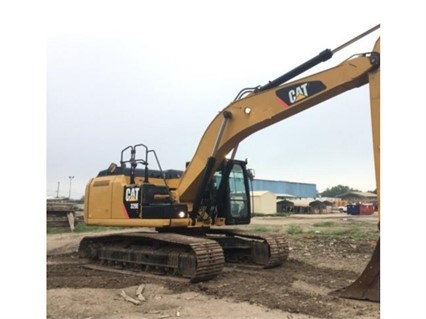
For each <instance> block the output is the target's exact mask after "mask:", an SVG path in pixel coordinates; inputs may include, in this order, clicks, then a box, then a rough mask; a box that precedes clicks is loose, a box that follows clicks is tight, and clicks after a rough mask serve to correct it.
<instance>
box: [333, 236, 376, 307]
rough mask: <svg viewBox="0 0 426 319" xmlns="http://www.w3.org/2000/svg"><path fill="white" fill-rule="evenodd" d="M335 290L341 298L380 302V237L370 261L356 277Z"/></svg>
mask: <svg viewBox="0 0 426 319" xmlns="http://www.w3.org/2000/svg"><path fill="white" fill-rule="evenodd" d="M336 292H337V293H338V295H339V296H340V297H342V298H349V299H358V300H370V301H375V302H380V238H379V240H378V241H377V244H376V248H375V249H374V252H373V256H372V257H371V259H370V262H369V263H368V264H367V266H366V267H365V269H364V271H363V272H362V274H361V275H360V276H359V277H358V279H357V280H356V281H354V282H353V283H352V284H351V285H350V286H348V287H346V288H343V289H340V290H338V291H336Z"/></svg>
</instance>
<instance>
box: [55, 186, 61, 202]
mask: <svg viewBox="0 0 426 319" xmlns="http://www.w3.org/2000/svg"><path fill="white" fill-rule="evenodd" d="M60 184H61V182H58V189H57V190H56V198H59V185H60Z"/></svg>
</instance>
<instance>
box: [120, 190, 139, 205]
mask: <svg viewBox="0 0 426 319" xmlns="http://www.w3.org/2000/svg"><path fill="white" fill-rule="evenodd" d="M139 190H140V188H139V187H129V188H126V190H125V194H124V198H125V199H126V202H137V201H138V199H139Z"/></svg>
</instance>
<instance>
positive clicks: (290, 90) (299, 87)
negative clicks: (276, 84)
mask: <svg viewBox="0 0 426 319" xmlns="http://www.w3.org/2000/svg"><path fill="white" fill-rule="evenodd" d="M325 88H326V87H325V85H324V84H323V83H322V82H321V81H311V82H304V83H298V84H295V85H290V86H288V87H284V88H282V89H280V90H277V92H276V94H277V96H278V98H279V99H280V100H281V101H282V102H284V104H285V105H286V106H290V105H292V104H294V103H297V102H300V101H302V100H303V99H306V98H307V97H310V96H312V95H315V94H317V93H319V92H321V91H323V90H325Z"/></svg>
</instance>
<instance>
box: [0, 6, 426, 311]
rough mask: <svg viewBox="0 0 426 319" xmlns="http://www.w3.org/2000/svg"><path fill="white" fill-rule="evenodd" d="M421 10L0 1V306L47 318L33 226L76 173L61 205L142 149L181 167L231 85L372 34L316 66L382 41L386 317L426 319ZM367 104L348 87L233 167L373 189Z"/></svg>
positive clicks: (271, 133)
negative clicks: (0, 293) (130, 150)
mask: <svg viewBox="0 0 426 319" xmlns="http://www.w3.org/2000/svg"><path fill="white" fill-rule="evenodd" d="M395 12H397V14H395ZM425 12H426V10H425V8H424V4H423V3H422V2H421V1H414V0H407V1H404V2H403V3H400V2H392V3H390V2H386V3H385V5H382V3H381V2H378V1H366V0H360V1H357V2H356V3H353V2H350V3H349V2H343V1H340V2H336V1H334V0H333V1H331V0H324V1H314V0H312V1H303V2H302V1H298V2H295V1H293V2H288V1H286V2H284V1H270V0H264V1H261V2H260V1H250V0H247V1H220V0H218V1H214V2H210V1H184V0H181V1H142V0H141V1H107V0H105V1H88V0H87V1H79V0H75V1H59V0H57V1H4V2H2V3H1V4H0V33H1V39H2V50H0V99H1V100H0V104H1V106H2V111H3V112H2V120H3V121H2V125H1V126H0V129H1V133H2V134H1V136H2V148H3V156H1V157H0V159H1V161H2V162H1V164H2V167H3V171H2V173H3V174H2V177H3V179H2V180H3V184H2V185H3V187H2V193H1V194H2V197H3V199H5V200H4V201H3V203H2V208H3V214H4V219H3V222H4V225H6V227H3V229H2V232H1V233H0V234H1V235H0V236H1V240H2V242H3V243H6V245H3V246H2V248H3V254H4V255H5V256H13V258H14V260H15V261H17V262H10V263H6V264H4V265H3V272H2V274H3V275H2V278H1V280H2V283H3V285H6V288H7V291H8V295H9V296H12V298H9V300H8V302H7V303H6V304H5V305H3V308H2V311H4V312H5V314H7V317H8V318H26V317H31V318H46V307H45V305H46V299H45V298H46V296H45V293H44V292H45V284H46V281H45V277H44V275H45V267H46V254H45V249H46V246H45V240H44V239H45V237H44V236H45V234H46V223H45V218H44V217H41V216H45V213H44V212H45V203H46V202H45V200H46V195H47V196H56V194H57V193H56V192H57V187H58V182H60V192H59V195H60V196H68V194H69V176H74V179H73V180H72V188H71V191H72V194H71V197H72V198H81V196H82V195H83V193H84V187H85V184H86V183H87V181H88V180H89V179H90V178H91V177H94V176H96V174H97V173H98V171H100V170H102V169H105V168H106V167H108V165H109V164H110V163H111V162H118V161H119V156H120V152H121V150H122V149H123V148H125V147H126V146H128V145H133V144H138V143H144V144H146V145H148V146H149V147H150V148H152V149H155V150H156V152H157V154H158V156H159V159H160V161H161V165H162V167H163V168H175V169H181V168H182V167H183V166H184V163H185V162H186V161H188V160H190V159H191V157H192V155H193V153H194V151H195V149H196V147H197V144H198V141H199V140H200V138H201V136H202V134H203V132H204V130H205V129H206V128H207V126H208V124H209V123H210V121H211V120H212V119H213V118H214V116H215V115H216V114H217V112H219V111H220V110H222V109H223V108H224V107H226V106H227V105H228V103H230V102H231V101H232V100H233V99H234V97H235V96H236V94H237V93H238V92H239V91H240V89H242V88H244V87H248V86H256V85H262V84H265V83H267V82H268V81H270V80H273V79H275V78H276V77H278V76H280V75H281V74H283V73H285V72H287V71H288V70H290V69H292V68H294V67H296V66H298V65H299V64H301V63H303V62H304V61H306V60H308V59H310V58H311V57H313V56H315V55H317V54H318V53H319V52H321V51H323V50H324V49H327V48H329V49H334V48H336V47H338V46H339V45H341V44H343V43H345V42H346V41H347V40H349V39H351V38H353V37H355V36H357V35H358V34H360V33H362V32H364V31H366V30H368V29H370V28H371V27H373V26H375V25H377V24H378V23H380V24H381V28H380V29H379V30H378V31H376V32H374V33H373V34H371V35H370V36H368V37H366V38H365V39H364V40H363V41H359V42H357V43H356V45H355V44H354V45H351V46H350V47H348V48H346V49H344V50H342V51H340V52H338V53H336V54H335V55H334V57H333V58H332V59H331V60H329V61H327V62H326V63H322V64H321V65H319V66H318V67H316V68H315V69H312V70H311V71H312V72H317V71H319V70H322V69H325V68H328V67H331V66H334V65H335V64H338V63H340V62H341V61H343V60H345V59H346V58H348V57H349V56H350V55H352V54H354V53H359V52H365V51H368V50H370V49H371V48H372V47H373V45H374V42H375V40H376V38H377V37H378V36H380V37H381V48H382V50H381V51H382V55H381V66H382V67H381V87H382V91H381V101H382V105H383V106H382V109H381V131H382V133H381V146H380V147H381V158H382V163H381V202H380V207H381V217H380V222H381V228H380V236H381V244H382V248H381V262H382V264H383V266H384V267H382V269H381V298H382V302H381V318H384V319H388V318H421V317H424V316H422V315H421V314H424V307H423V305H424V300H425V298H426V297H425V293H424V291H423V290H418V288H417V287H424V285H425V284H426V275H425V273H424V269H426V262H425V260H426V256H425V250H424V243H425V242H426V234H425V232H424V225H425V223H426V221H425V220H424V219H425V214H424V212H423V211H422V210H421V209H420V210H419V209H418V208H417V207H418V206H417V205H416V203H418V202H420V203H421V202H422V201H423V200H424V194H425V193H426V189H425V183H424V180H425V176H426V170H425V165H424V163H426V156H425V153H426V152H425V149H426V141H425V137H426V132H425V131H426V126H425V124H424V123H425V118H426V116H425V114H424V109H425V107H424V106H425V103H424V99H423V97H422V96H423V94H422V93H423V91H424V88H425V87H426V83H425V78H424V76H423V74H424V72H423V71H424V70H426V63H425V59H424V57H425V56H426V52H425V51H426V50H425V47H426V36H425V34H424V31H425V30H426V19H425V16H424V15H425V14H424V13H425ZM395 16H396V17H397V18H395ZM385 53H386V54H385ZM308 74H310V71H309V72H307V73H306V75H308ZM368 108H369V102H368V92H367V90H366V87H362V88H358V89H355V90H352V91H350V92H346V93H345V94H342V95H340V96H338V97H335V98H333V99H332V100H329V101H326V102H323V103H322V104H320V105H317V106H315V107H314V108H311V109H309V110H307V111H304V112H302V113H300V114H298V115H296V116H294V117H292V118H290V119H287V120H285V121H282V122H280V123H277V124H275V125H273V126H271V127H269V128H267V129H264V130H262V131H260V132H257V133H255V134H254V135H252V136H250V137H249V138H247V139H246V140H244V141H243V142H242V143H241V144H240V147H239V150H238V154H237V157H238V158H242V159H244V158H248V160H249V167H251V168H253V169H255V171H256V178H264V179H278V180H286V181H293V182H308V183H315V184H317V189H318V190H319V191H323V190H324V189H325V188H327V187H332V186H334V185H337V184H344V185H348V186H350V187H353V188H359V189H361V190H371V189H374V187H375V185H374V184H375V182H374V168H373V158H372V156H373V154H372V149H371V147H372V146H371V136H370V134H371V133H370V132H371V129H370V127H369V120H370V119H369V115H368ZM410 205H411V206H410ZM421 207H422V206H421ZM9 226H10V227H9ZM12 226H13V227H12ZM17 227H19V231H17ZM16 234H19V235H22V236H18V237H17V236H16ZM11 238H14V240H13V245H7V243H8V242H10V241H11ZM17 251H22V252H26V253H25V254H18V255H19V256H18V255H17V254H16V252H17ZM28 260H31V269H32V271H29V267H28ZM407 265H409V268H407ZM401 270H402V272H403V275H401V276H395V273H398V271H399V272H401ZM11 274H12V275H11ZM18 274H19V276H18ZM28 283H31V284H30V285H28ZM22 287H25V289H24V290H25V296H31V298H26V299H25V307H22V298H21V297H22V296H23V295H22V293H23V290H22ZM402 291H403V292H404V293H403V294H401V292H402ZM23 312H25V313H26V314H25V315H23ZM38 314H40V316H37V315H38Z"/></svg>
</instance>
